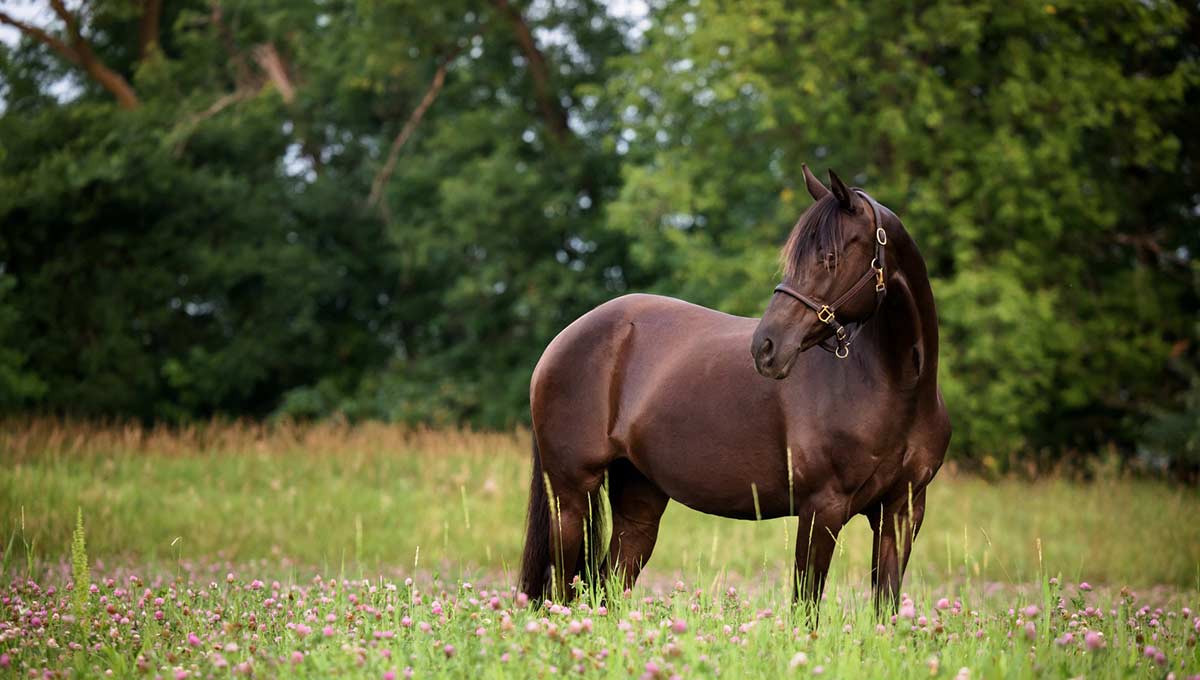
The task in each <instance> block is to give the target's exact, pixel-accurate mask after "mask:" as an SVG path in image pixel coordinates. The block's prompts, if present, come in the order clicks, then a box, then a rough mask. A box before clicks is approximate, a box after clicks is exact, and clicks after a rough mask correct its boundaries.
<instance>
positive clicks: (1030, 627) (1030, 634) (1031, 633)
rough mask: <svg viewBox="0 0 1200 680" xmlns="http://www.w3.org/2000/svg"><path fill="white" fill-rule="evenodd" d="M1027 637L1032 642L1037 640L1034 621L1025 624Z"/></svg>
mask: <svg viewBox="0 0 1200 680" xmlns="http://www.w3.org/2000/svg"><path fill="white" fill-rule="evenodd" d="M1025 637H1027V638H1029V639H1030V640H1033V639H1036V638H1037V626H1035V625H1034V624H1033V621H1030V622H1029V623H1027V624H1025Z"/></svg>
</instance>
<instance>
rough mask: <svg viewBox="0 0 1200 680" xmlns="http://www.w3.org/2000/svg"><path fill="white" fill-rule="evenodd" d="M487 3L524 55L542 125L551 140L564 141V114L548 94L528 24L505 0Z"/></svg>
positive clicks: (541, 61)
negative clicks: (505, 22) (504, 22)
mask: <svg viewBox="0 0 1200 680" xmlns="http://www.w3.org/2000/svg"><path fill="white" fill-rule="evenodd" d="M491 3H492V5H493V6H494V7H495V8H496V9H497V10H499V11H500V13H501V14H503V15H504V16H505V18H506V19H508V21H509V23H510V24H512V29H513V34H514V35H515V36H516V38H517V44H518V45H520V47H521V51H522V52H523V53H524V54H525V60H526V61H527V62H529V75H530V76H531V77H532V78H533V92H534V96H535V97H536V98H537V102H538V108H540V109H541V110H542V117H543V118H545V119H546V124H547V125H549V126H550V131H551V132H553V133H554V136H555V138H556V139H557V140H558V141H560V142H562V141H565V140H566V139H567V137H568V136H569V135H570V132H571V129H570V128H569V127H568V126H567V112H566V110H565V109H563V107H562V104H561V103H560V102H559V101H558V98H557V97H555V96H554V94H553V93H552V92H551V91H550V69H549V68H548V67H547V65H546V58H545V56H544V55H543V54H542V52H541V50H539V49H538V48H537V43H535V42H534V41H533V34H532V33H531V32H530V30H529V24H528V23H526V22H525V18H524V17H522V16H521V12H520V10H518V9H516V8H515V7H513V6H512V5H510V4H509V3H508V0H491Z"/></svg>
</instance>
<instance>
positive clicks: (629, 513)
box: [608, 459, 668, 588]
mask: <svg viewBox="0 0 1200 680" xmlns="http://www.w3.org/2000/svg"><path fill="white" fill-rule="evenodd" d="M608 484H609V492H608V498H609V503H610V505H611V507H612V539H611V540H610V541H609V548H608V561H609V564H610V565H611V568H612V569H613V570H614V571H615V572H616V573H617V574H618V575H619V578H621V579H622V586H623V587H624V588H632V587H633V584H634V583H635V582H636V581H637V577H638V574H639V573H641V571H642V567H644V566H646V562H648V561H649V560H650V554H651V553H652V552H653V551H654V544H655V542H656V541H657V539H658V523H659V520H661V519H662V515H663V511H665V510H666V509H667V501H668V498H667V495H666V494H665V493H663V492H662V491H661V490H659V488H658V487H657V486H655V485H654V483H653V482H651V481H650V480H648V479H646V477H645V475H643V474H642V473H641V472H639V471H638V469H637V468H635V467H634V466H633V464H632V463H630V462H629V461H628V460H624V459H621V460H617V461H616V462H614V463H613V464H612V465H611V466H609V470H608Z"/></svg>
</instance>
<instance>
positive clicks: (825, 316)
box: [817, 305, 833, 323]
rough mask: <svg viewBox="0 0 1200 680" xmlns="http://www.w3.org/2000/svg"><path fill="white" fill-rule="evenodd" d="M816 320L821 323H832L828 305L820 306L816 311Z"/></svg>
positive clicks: (831, 312) (831, 314)
mask: <svg viewBox="0 0 1200 680" xmlns="http://www.w3.org/2000/svg"><path fill="white" fill-rule="evenodd" d="M817 320H818V321H820V322H821V323H832V322H833V310H831V309H829V305H821V308H820V309H818V310H817Z"/></svg>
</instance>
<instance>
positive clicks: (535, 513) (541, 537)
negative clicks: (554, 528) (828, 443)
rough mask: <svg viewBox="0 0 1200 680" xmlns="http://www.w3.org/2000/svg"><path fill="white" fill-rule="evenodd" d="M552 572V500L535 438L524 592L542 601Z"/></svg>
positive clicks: (524, 563) (526, 539)
mask: <svg viewBox="0 0 1200 680" xmlns="http://www.w3.org/2000/svg"><path fill="white" fill-rule="evenodd" d="M549 572H550V499H549V497H547V495H546V483H545V480H544V479H543V476H542V457H541V455H540V454H539V453H538V445H537V437H534V438H533V475H532V476H531V479H530V480H529V510H528V511H527V514H526V518H525V553H524V555H522V557H521V583H520V585H519V587H520V589H521V592H523V593H525V594H526V595H528V596H529V597H530V599H531V600H534V601H536V602H540V601H541V600H542V598H544V597H545V596H546V585H547V584H546V579H547V577H548V576H549Z"/></svg>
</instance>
